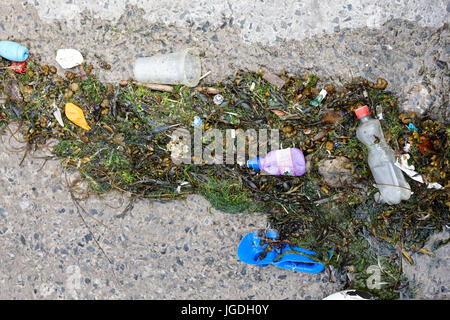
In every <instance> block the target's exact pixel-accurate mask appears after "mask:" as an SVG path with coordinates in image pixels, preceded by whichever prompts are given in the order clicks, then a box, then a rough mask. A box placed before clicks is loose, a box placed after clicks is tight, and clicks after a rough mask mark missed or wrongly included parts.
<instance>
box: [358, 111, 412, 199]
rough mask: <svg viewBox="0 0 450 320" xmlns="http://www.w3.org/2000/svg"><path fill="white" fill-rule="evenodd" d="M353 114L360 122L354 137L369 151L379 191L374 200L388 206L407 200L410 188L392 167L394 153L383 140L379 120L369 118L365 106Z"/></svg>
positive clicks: (397, 169) (397, 170) (393, 166)
mask: <svg viewBox="0 0 450 320" xmlns="http://www.w3.org/2000/svg"><path fill="white" fill-rule="evenodd" d="M355 114H356V117H357V118H358V119H359V120H360V121H361V123H360V124H359V126H358V128H357V129H356V137H357V138H358V139H359V140H360V141H361V142H362V143H364V144H365V145H366V147H367V149H368V151H369V156H368V163H369V167H370V170H371V171H372V175H373V177H374V179H375V182H376V184H377V185H376V187H377V188H378V190H379V191H380V193H377V194H375V200H377V201H378V200H383V201H385V202H386V203H388V204H397V203H400V201H401V200H408V199H409V197H410V196H411V188H410V186H409V184H408V182H406V180H405V177H404V176H403V174H402V171H401V170H400V169H399V168H398V167H397V166H395V165H394V163H395V156H394V151H393V150H392V149H391V148H390V147H389V145H388V144H387V143H386V140H385V139H384V135H383V131H382V129H381V125H380V120H378V119H373V118H372V117H370V111H369V108H368V107H367V106H363V107H361V108H358V109H356V110H355ZM380 196H381V199H380Z"/></svg>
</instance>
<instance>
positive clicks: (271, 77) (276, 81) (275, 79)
mask: <svg viewBox="0 0 450 320" xmlns="http://www.w3.org/2000/svg"><path fill="white" fill-rule="evenodd" d="M262 77H263V79H264V80H266V81H267V82H269V83H270V84H271V85H274V86H275V87H278V88H279V89H281V88H282V87H283V86H284V84H285V81H284V80H283V79H281V78H280V77H279V76H277V75H275V74H273V73H271V72H267V71H266V72H264V74H263V76H262Z"/></svg>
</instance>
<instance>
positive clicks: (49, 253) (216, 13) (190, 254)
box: [0, 0, 450, 299]
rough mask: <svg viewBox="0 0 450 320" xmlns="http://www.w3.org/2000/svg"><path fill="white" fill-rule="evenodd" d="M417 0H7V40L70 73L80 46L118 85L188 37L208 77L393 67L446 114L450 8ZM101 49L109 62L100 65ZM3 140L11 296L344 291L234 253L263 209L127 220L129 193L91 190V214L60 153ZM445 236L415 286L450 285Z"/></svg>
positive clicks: (322, 278)
mask: <svg viewBox="0 0 450 320" xmlns="http://www.w3.org/2000/svg"><path fill="white" fill-rule="evenodd" d="M412 2H413V3H411V2H407V1H392V2H391V1H389V2H388V1H386V2H383V1H381V2H380V1H378V2H374V1H344V2H342V3H339V4H328V5H327V4H323V3H322V2H319V1H286V4H285V5H284V6H278V5H276V4H275V2H272V1H268V2H261V3H259V2H257V3H253V4H247V5H243V4H240V2H238V1H194V2H192V1H191V2H188V1H180V3H179V4H178V5H173V4H171V2H169V1H144V2H139V3H138V2H137V1H134V0H133V1H115V2H113V1H106V2H104V3H103V7H102V6H99V5H98V4H95V3H94V4H93V3H91V2H89V1H66V2H65V3H63V4H58V5H56V4H55V3H56V2H55V1H52V0H46V1H17V0H13V1H10V0H9V1H6V0H0V5H1V7H2V12H3V17H2V18H1V19H0V39H2V40H3V39H8V40H16V41H20V42H21V43H23V44H24V45H26V46H27V47H28V48H29V49H30V52H31V54H32V55H33V56H34V57H37V58H38V59H39V60H40V61H41V63H44V64H49V65H55V66H56V67H58V71H59V72H61V73H63V70H62V69H61V68H60V67H59V66H58V65H57V63H56V62H55V60H54V57H55V53H56V50H57V49H59V48H75V49H78V50H80V51H81V52H82V53H83V55H84V57H85V59H86V60H87V61H88V62H90V63H93V65H94V67H95V68H94V73H95V74H96V75H98V77H99V78H100V79H101V80H103V81H106V82H111V83H117V82H118V81H120V80H122V79H128V78H130V77H132V65H133V62H134V60H135V59H136V58H137V57H141V56H149V55H153V54H156V53H164V52H173V51H176V50H179V49H182V48H185V47H187V46H189V47H193V48H196V49H197V51H198V53H199V54H200V55H201V56H202V68H203V73H206V72H207V71H211V73H210V74H209V75H208V76H207V77H206V78H205V79H204V80H203V81H204V83H213V82H215V81H221V80H224V79H227V77H229V76H232V75H233V74H234V72H235V71H236V70H237V69H240V68H241V69H246V70H259V69H263V70H269V71H272V72H275V73H279V72H281V71H282V70H286V71H287V72H288V73H293V74H304V73H306V72H315V73H316V74H318V75H319V76H320V77H321V78H322V79H325V80H327V81H333V82H338V83H339V82H345V81H348V80H349V79H350V78H352V77H355V76H363V77H366V78H367V79H369V80H370V81H375V80H376V78H377V77H383V78H385V79H387V80H388V82H389V85H388V89H389V90H392V91H394V92H396V93H398V94H399V95H401V97H402V98H403V99H405V97H406V95H405V93H406V92H408V90H410V88H411V87H413V86H414V85H417V84H423V85H424V86H426V87H427V88H428V90H429V92H430V93H432V94H431V96H432V97H433V98H432V99H431V100H430V103H429V107H428V110H427V114H428V115H429V116H430V117H432V118H436V119H443V120H445V121H448V119H449V108H448V98H449V95H448V92H449V91H448V83H449V73H448V60H449V59H448V58H449V53H450V45H449V31H448V26H447V24H446V23H448V17H449V14H448V12H449V10H450V8H449V7H448V6H447V5H446V3H445V2H444V1H438V0H435V1H412ZM58 3H59V2H58ZM102 60H105V61H106V62H108V63H109V64H111V67H112V68H111V70H103V69H101V68H100V63H101V61H102ZM2 139H3V143H1V144H0V159H1V166H0V170H1V174H0V179H1V184H0V195H1V200H0V239H1V242H2V248H1V250H0V269H1V273H0V298H3V299H53V298H60V299H322V298H323V297H325V296H327V295H329V294H331V293H333V292H335V291H337V290H339V289H342V288H341V287H340V286H341V284H339V283H337V282H332V281H330V279H329V275H328V274H327V273H325V272H323V273H321V274H318V275H311V274H305V273H300V272H292V271H288V270H282V269H278V268H276V267H273V266H269V267H266V268H259V267H255V266H249V265H245V264H243V263H242V262H240V261H239V260H238V258H237V256H236V249H237V245H238V243H239V240H240V239H241V238H242V236H244V235H245V234H246V233H248V232H252V231H255V230H256V229H258V228H263V227H265V226H266V224H267V222H266V219H265V217H264V216H263V215H252V216H244V215H230V214H225V213H222V212H219V211H216V210H214V209H210V205H209V203H208V202H207V201H206V200H205V199H203V198H202V197H200V196H189V197H188V199H187V200H186V201H173V202H165V203H163V202H159V201H156V202H150V201H138V202H136V203H135V204H134V207H133V209H132V211H131V212H130V213H128V214H127V215H125V216H124V217H123V218H118V217H117V215H120V213H121V212H122V211H123V210H124V208H125V207H126V205H127V204H128V202H127V200H126V196H125V197H124V196H123V195H119V194H110V195H107V196H106V198H105V199H98V198H94V197H91V198H90V199H89V200H88V201H86V202H83V203H82V204H83V207H84V208H86V210H87V213H83V212H81V214H82V215H83V217H84V219H85V221H86V224H85V223H84V222H83V219H82V218H81V217H80V215H79V214H78V213H77V210H76V208H75V206H74V204H73V203H72V201H71V199H70V195H69V192H68V191H67V189H66V188H65V187H64V178H63V177H64V176H63V175H62V173H61V170H60V168H59V164H58V163H57V162H51V161H50V162H47V163H46V164H45V165H44V166H43V160H42V159H41V160H40V159H33V158H30V157H27V158H26V159H25V160H24V162H23V163H22V164H21V165H19V163H20V161H21V159H22V155H23V153H21V152H19V153H15V152H11V146H10V143H11V144H13V145H14V144H15V143H16V142H14V139H9V134H6V135H5V136H4V137H3V138H2ZM111 205H112V207H113V208H111V207H110V206H111ZM91 232H92V233H91ZM441 236H443V237H448V232H447V231H444V233H443V234H442V235H441ZM94 237H95V239H96V240H97V241H98V243H99V244H100V245H101V247H102V248H103V249H104V251H105V254H106V255H107V256H108V258H109V259H110V260H111V261H109V260H108V259H107V258H106V257H105V255H104V254H103V253H102V252H100V251H99V248H98V246H97V245H96V243H95V241H94V239H93V238H94ZM447 248H448V246H444V247H441V248H439V249H438V250H439V251H437V253H438V254H437V255H436V256H435V257H427V256H425V255H417V256H415V257H413V258H414V259H416V266H411V267H406V268H405V272H406V273H407V275H408V277H409V278H410V279H412V281H414V283H415V284H416V288H417V292H416V296H415V297H416V298H424V299H445V298H448V297H449V294H448V292H447V288H449V279H448V274H449V273H448V271H449V270H448V263H447V261H448V256H449V254H448V249H447ZM113 270H114V272H112V271H113ZM424 270H425V271H426V272H425V271H424ZM431 273H432V274H433V276H432V277H430V274H431ZM331 280H333V279H331Z"/></svg>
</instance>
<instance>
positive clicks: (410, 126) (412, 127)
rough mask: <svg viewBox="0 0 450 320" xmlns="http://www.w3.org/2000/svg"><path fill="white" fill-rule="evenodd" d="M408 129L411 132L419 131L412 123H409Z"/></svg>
mask: <svg viewBox="0 0 450 320" xmlns="http://www.w3.org/2000/svg"><path fill="white" fill-rule="evenodd" d="M408 128H409V129H411V130H415V131H419V129H417V128H416V127H415V126H414V125H413V123H412V122H410V123H409V125H408Z"/></svg>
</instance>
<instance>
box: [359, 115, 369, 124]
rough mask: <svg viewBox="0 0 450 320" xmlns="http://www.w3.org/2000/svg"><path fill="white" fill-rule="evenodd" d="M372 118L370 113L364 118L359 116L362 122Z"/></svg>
mask: <svg viewBox="0 0 450 320" xmlns="http://www.w3.org/2000/svg"><path fill="white" fill-rule="evenodd" d="M370 119H371V117H370V115H367V116H364V117H362V118H359V121H361V122H362V123H364V122H367V121H369V120H370Z"/></svg>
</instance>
